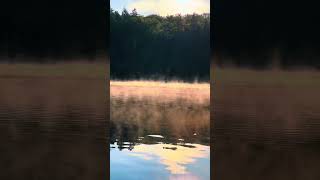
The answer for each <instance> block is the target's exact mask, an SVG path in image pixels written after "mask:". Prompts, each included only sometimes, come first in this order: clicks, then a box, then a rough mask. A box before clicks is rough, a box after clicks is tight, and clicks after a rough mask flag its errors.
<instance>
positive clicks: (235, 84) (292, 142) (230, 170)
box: [211, 69, 320, 180]
mask: <svg viewBox="0 0 320 180" xmlns="http://www.w3.org/2000/svg"><path fill="white" fill-rule="evenodd" d="M219 72H220V73H221V74H219V73H217V74H216V75H217V78H216V79H217V81H216V83H215V84H214V85H213V86H212V87H213V88H212V89H211V90H212V93H213V92H214V98H213V99H212V101H211V102H212V103H213V104H214V111H212V117H213V120H214V127H212V128H213V132H214V133H213V135H214V141H213V142H214V153H213V156H214V161H213V164H212V170H213V177H214V178H215V179H217V180H235V179H237V180H270V179H272V180H292V179H295V180H300V179H301V180H315V179H320V171H319V162H320V99H319V92H320V73H319V72H312V71H297V72H295V71H292V72H290V71H288V72H283V71H279V72H278V71H275V72H272V71H250V70H237V69H234V70H232V69H231V70H230V71H226V70H224V71H222V70H221V71H219ZM213 101H214V102H213Z"/></svg>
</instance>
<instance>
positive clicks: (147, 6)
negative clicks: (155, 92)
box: [110, 0, 210, 16]
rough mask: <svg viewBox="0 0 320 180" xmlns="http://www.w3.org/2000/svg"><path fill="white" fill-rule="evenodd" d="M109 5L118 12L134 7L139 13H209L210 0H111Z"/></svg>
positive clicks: (163, 14) (130, 9)
mask: <svg viewBox="0 0 320 180" xmlns="http://www.w3.org/2000/svg"><path fill="white" fill-rule="evenodd" d="M110 7H111V8H112V9H114V10H116V11H118V12H122V10H123V9H124V8H126V9H127V10H128V11H129V12H131V11H132V10H133V9H134V8H135V9H136V10H137V12H138V14H141V15H150V14H157V15H161V16H167V15H175V14H182V15H184V14H193V13H198V14H202V13H210V0H111V1H110Z"/></svg>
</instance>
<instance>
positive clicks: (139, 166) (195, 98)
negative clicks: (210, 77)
mask: <svg viewBox="0 0 320 180" xmlns="http://www.w3.org/2000/svg"><path fill="white" fill-rule="evenodd" d="M161 86H162V85H161V84H160V85H159V84H157V82H152V83H150V82H147V83H146V84H135V85H133V84H132V83H130V82H129V83H123V84H121V83H120V84H116V85H111V104H110V105H111V122H110V138H111V142H110V173H111V176H110V177H111V179H112V180H117V179H130V180H131V179H137V180H144V179H146V180H147V179H159V180H160V179H161V180H164V179H203V180H207V179H210V146H209V143H210V122H209V114H210V113H209V112H210V109H209V88H208V86H205V87H203V86H202V87H200V88H199V89H194V87H192V85H191V86H189V85H187V87H181V86H180V85H178V84H176V85H173V84H165V85H164V87H161ZM195 86H196V85H195Z"/></svg>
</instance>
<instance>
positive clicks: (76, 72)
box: [0, 62, 109, 78]
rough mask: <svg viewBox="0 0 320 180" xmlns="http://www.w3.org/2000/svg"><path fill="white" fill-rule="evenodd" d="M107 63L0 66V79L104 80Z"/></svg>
mask: <svg viewBox="0 0 320 180" xmlns="http://www.w3.org/2000/svg"><path fill="white" fill-rule="evenodd" d="M107 74H109V73H107V63H101V62H99V63H89V62H72V63H51V64H49V63H48V64H36V63H17V64H0V77H68V78H82V77H84V78H105V77H106V75H107Z"/></svg>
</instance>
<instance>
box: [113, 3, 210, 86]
mask: <svg viewBox="0 0 320 180" xmlns="http://www.w3.org/2000/svg"><path fill="white" fill-rule="evenodd" d="M110 62H111V64H110V69H111V78H116V79H132V78H133V79H136V78H151V79H159V78H165V79H173V78H175V79H176V78H179V79H184V80H195V79H197V80H200V81H201V80H209V74H210V65H209V64H210V16H209V14H202V15H199V14H192V15H183V16H182V15H180V14H178V15H170V16H166V17H162V16H158V15H149V16H141V15H139V14H138V12H137V11H136V10H135V9H134V10H133V11H132V12H131V13H129V12H128V11H127V10H125V9H124V10H123V11H122V13H121V14H120V13H119V12H117V11H114V10H112V9H111V10H110Z"/></svg>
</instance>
